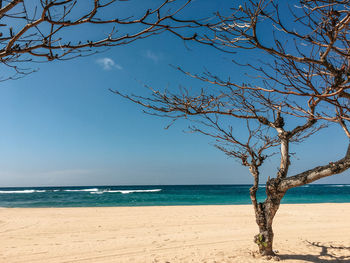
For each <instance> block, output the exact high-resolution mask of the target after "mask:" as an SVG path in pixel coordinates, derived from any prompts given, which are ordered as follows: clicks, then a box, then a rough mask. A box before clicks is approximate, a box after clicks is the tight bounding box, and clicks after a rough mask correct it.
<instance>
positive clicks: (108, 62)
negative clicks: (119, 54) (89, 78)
mask: <svg viewBox="0 0 350 263" xmlns="http://www.w3.org/2000/svg"><path fill="white" fill-rule="evenodd" d="M96 62H97V64H99V65H100V66H101V67H102V68H103V70H112V69H114V68H116V69H118V70H121V69H123V67H122V66H120V65H119V64H117V63H115V62H114V60H113V59H111V58H100V59H98V60H96Z"/></svg>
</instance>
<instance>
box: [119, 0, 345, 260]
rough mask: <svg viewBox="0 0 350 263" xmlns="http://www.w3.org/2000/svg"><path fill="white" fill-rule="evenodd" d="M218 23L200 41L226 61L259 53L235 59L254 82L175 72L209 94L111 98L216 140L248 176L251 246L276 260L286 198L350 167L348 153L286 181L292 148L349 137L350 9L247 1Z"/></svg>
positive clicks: (328, 0) (311, 1)
mask: <svg viewBox="0 0 350 263" xmlns="http://www.w3.org/2000/svg"><path fill="white" fill-rule="evenodd" d="M280 4H282V2H280ZM281 10H284V11H281ZM286 10H288V11H286ZM226 12H227V10H226ZM216 19H217V21H216V22H217V23H218V24H217V25H215V26H210V25H208V26H205V25H203V27H202V29H201V33H199V34H198V35H196V36H195V37H194V40H195V41H197V42H199V43H201V44H206V45H210V46H213V47H215V48H217V49H219V50H222V51H223V52H228V53H233V52H238V51H240V50H244V49H246V50H251V52H256V53H255V54H257V57H259V56H261V57H262V59H261V61H246V62H245V63H242V62H241V61H239V62H238V61H234V66H238V67H243V68H244V67H248V68H249V69H250V72H251V70H254V72H255V74H254V78H251V83H238V82H237V81H235V80H232V79H230V78H225V79H223V78H222V77H219V76H217V75H215V74H213V73H211V72H204V73H201V74H191V73H189V72H186V71H185V70H183V69H182V68H178V69H179V70H180V71H182V72H183V73H185V74H187V75H189V76H191V77H193V78H196V79H199V80H201V81H203V82H205V83H206V84H207V85H206V88H203V89H201V90H200V91H195V90H189V89H184V88H182V89H180V90H179V91H177V92H169V91H167V90H165V91H161V90H154V89H151V90H152V93H151V95H150V96H149V97H142V96H138V95H132V94H131V95H128V94H121V93H120V92H119V91H114V92H115V93H116V94H118V95H121V96H123V97H125V98H127V99H129V100H131V101H132V102H134V103H137V104H140V105H142V106H144V107H146V108H147V112H148V113H150V114H153V115H157V116H164V117H169V118H171V119H172V120H173V121H176V120H177V119H180V118H186V119H189V120H191V121H192V123H193V125H192V126H191V127H190V129H191V130H192V131H194V132H199V133H201V134H204V135H208V136H211V137H213V138H214V139H215V140H216V142H217V144H216V147H217V148H218V149H220V150H222V151H223V152H224V153H226V154H227V155H228V156H231V157H233V158H236V159H238V160H239V161H240V162H241V164H242V165H244V166H247V167H248V168H249V171H250V173H251V175H252V176H253V179H254V184H253V186H252V187H251V188H250V198H251V201H252V204H253V206H254V210H255V217H256V222H257V224H258V227H259V233H258V234H257V235H256V236H255V238H254V240H255V243H257V245H258V247H259V251H260V253H261V254H262V255H268V256H273V255H274V252H273V236H274V234H273V230H272V222H273V219H274V217H275V214H276V212H277V210H278V208H279V205H280V202H281V200H282V198H283V196H284V195H285V193H286V192H287V191H288V190H289V189H291V188H293V187H298V186H302V185H305V184H308V183H311V182H314V181H316V180H318V179H321V178H324V177H327V176H331V175H334V174H339V173H341V172H343V171H345V170H347V169H349V168H350V147H349V148H348V150H347V152H346V153H345V155H344V158H342V159H340V160H335V161H332V162H329V163H327V164H325V165H323V166H318V167H313V168H312V169H310V170H307V171H304V172H302V173H299V174H296V175H289V173H288V170H289V167H290V165H291V152H290V145H291V144H293V143H300V142H303V141H304V140H305V139H307V138H308V137H309V136H310V135H312V134H314V133H315V132H318V131H319V130H320V129H321V128H324V127H325V126H326V125H327V124H330V123H335V124H337V125H340V126H341V127H342V128H343V129H344V132H345V135H346V136H344V137H345V138H346V137H347V138H348V139H349V138H350V132H349V121H350V115H349V98H350V93H349V88H350V85H349V76H350V63H349V58H350V54H349V50H350V41H349V23H350V5H349V1H346V0H344V1H343V0H339V1H333V0H319V1H318V0H300V1H283V6H282V7H280V6H279V1H273V0H270V1H268V0H266V1H265V0H260V1H254V0H251V1H245V3H244V4H241V5H239V4H236V7H234V8H232V9H231V10H230V13H229V14H221V13H217V14H216ZM179 21H180V20H179ZM268 32H271V34H269V33H268ZM238 54H240V53H238ZM242 124H244V125H243V126H242ZM287 124H288V125H287ZM242 127H245V131H244V130H243V128H242ZM287 127H288V128H287ZM348 139H346V140H345V142H346V143H349V140H348ZM276 147H277V148H276ZM278 148H279V151H278V150H277V151H276V149H278ZM276 153H277V154H278V155H279V159H280V166H279V168H278V170H277V173H276V174H275V175H270V177H269V178H268V179H267V181H266V187H265V190H266V199H265V200H264V201H263V202H259V201H258V200H257V191H258V189H259V182H260V181H259V179H260V170H259V168H260V167H261V165H262V164H263V163H264V162H265V160H266V159H268V158H270V157H271V156H272V155H274V154H276Z"/></svg>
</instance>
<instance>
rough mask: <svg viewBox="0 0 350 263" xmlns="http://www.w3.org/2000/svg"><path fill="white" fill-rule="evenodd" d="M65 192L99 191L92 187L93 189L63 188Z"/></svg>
mask: <svg viewBox="0 0 350 263" xmlns="http://www.w3.org/2000/svg"><path fill="white" fill-rule="evenodd" d="M63 191H64V192H97V191H98V189H97V188H91V189H68V190H63Z"/></svg>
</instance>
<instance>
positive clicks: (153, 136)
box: [0, 1, 350, 187]
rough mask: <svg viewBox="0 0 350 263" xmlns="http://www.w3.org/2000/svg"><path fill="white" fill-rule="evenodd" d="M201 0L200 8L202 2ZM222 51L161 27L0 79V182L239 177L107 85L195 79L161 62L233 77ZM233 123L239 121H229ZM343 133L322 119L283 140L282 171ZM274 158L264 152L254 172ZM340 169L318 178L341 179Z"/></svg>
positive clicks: (339, 141)
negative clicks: (298, 137) (288, 155)
mask: <svg viewBox="0 0 350 263" xmlns="http://www.w3.org/2000/svg"><path fill="white" fill-rule="evenodd" d="M208 3H209V1H204V2H203V4H202V6H201V7H202V8H203V9H204V8H210V4H208ZM233 56H235V58H240V57H242V56H244V57H245V58H246V59H252V60H253V59H255V58H256V54H253V53H251V54H250V53H244V54H242V53H238V54H235V55H228V54H223V53H220V52H219V51H217V50H214V49H211V48H209V47H203V46H198V45H190V49H188V48H187V47H186V46H185V45H184V44H183V42H182V41H181V40H179V39H176V38H174V37H173V36H171V35H167V34H163V35H160V36H156V37H153V38H149V39H145V40H141V41H138V42H135V43H133V44H131V45H128V46H118V47H114V48H111V49H110V50H108V51H106V52H104V53H100V54H96V55H94V56H89V57H85V58H79V59H75V60H71V61H66V62H51V63H45V64H35V65H34V67H38V68H40V69H39V71H38V72H36V73H33V74H31V75H28V76H26V77H25V78H22V79H19V80H15V81H6V82H2V83H1V86H0V118H1V124H2V127H1V130H0V145H1V149H0V167H1V169H0V187H6V186H53V185H61V186H64V185H134V184H139V185H144V184H249V183H251V182H252V178H251V176H250V175H249V172H248V170H247V168H245V167H242V166H240V165H239V163H237V162H236V161H234V160H233V159H229V158H228V157H227V156H225V155H224V154H223V153H221V152H220V151H218V150H217V149H215V148H214V147H213V146H212V143H213V141H212V139H210V138H207V137H204V136H201V135H199V134H191V133H186V132H183V130H186V127H187V126H188V125H189V123H188V122H186V121H179V122H178V123H176V124H175V125H174V126H172V127H171V128H170V129H167V130H166V129H164V127H165V126H166V125H167V124H168V120H166V119H162V118H157V117H154V116H149V115H145V114H143V113H142V108H140V107H139V106H136V105H134V104H132V103H130V102H128V101H125V100H124V99H122V98H120V97H118V96H116V95H114V94H112V93H111V92H110V91H109V89H118V90H120V91H124V92H130V93H138V94H146V93H147V90H146V89H145V88H144V87H143V83H145V84H148V85H151V86H153V87H155V88H160V89H161V88H164V87H168V89H176V88H177V87H178V86H179V85H182V86H186V87H200V86H201V85H203V83H200V82H199V81H195V80H192V79H189V78H188V77H186V76H184V75H183V74H181V73H180V72H178V71H176V70H175V69H174V68H172V67H171V66H170V65H180V66H182V67H184V68H185V69H188V70H190V71H193V72H201V71H203V70H204V68H206V69H209V70H212V71H214V72H220V74H222V76H224V77H225V76H230V77H231V78H232V79H237V80H239V79H241V78H242V75H243V71H242V69H240V68H238V67H237V66H235V65H233V64H232V63H231V62H230V61H231V59H232V58H233ZM237 129H239V128H238V127H237ZM347 142H348V141H347V139H346V137H345V135H344V134H343V132H342V131H341V130H340V129H339V128H338V127H335V126H334V127H330V128H329V129H327V130H323V131H322V132H320V133H319V134H316V135H314V136H313V137H312V138H310V139H309V140H308V141H307V143H306V144H302V145H297V146H293V147H292V151H295V152H296V153H297V154H296V157H293V159H292V167H291V170H290V174H294V173H296V172H299V171H303V170H304V169H310V168H313V167H314V166H316V165H323V164H326V163H328V162H330V161H335V160H337V159H339V158H341V157H342V156H343V155H344V153H345V150H346V147H347ZM277 161H278V160H277V159H273V160H272V161H267V162H266V164H265V165H264V167H263V178H266V177H267V176H274V175H275V173H276V171H277V166H278V162H277ZM347 174H348V173H344V174H343V175H337V176H333V177H331V178H327V179H324V180H322V181H320V182H322V183H350V178H349V176H347Z"/></svg>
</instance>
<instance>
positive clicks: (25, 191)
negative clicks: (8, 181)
mask: <svg viewBox="0 0 350 263" xmlns="http://www.w3.org/2000/svg"><path fill="white" fill-rule="evenodd" d="M44 192H46V190H16V191H0V194H31V193H44Z"/></svg>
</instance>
